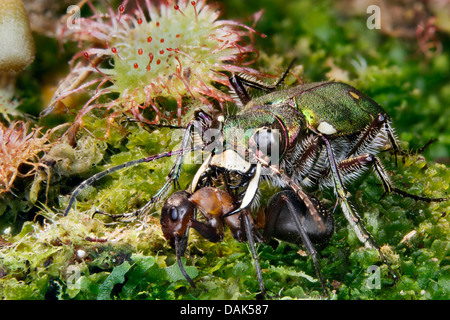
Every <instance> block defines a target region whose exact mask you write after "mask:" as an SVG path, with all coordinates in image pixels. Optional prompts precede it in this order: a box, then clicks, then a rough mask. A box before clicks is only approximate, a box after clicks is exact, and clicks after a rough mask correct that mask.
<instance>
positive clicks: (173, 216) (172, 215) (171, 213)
mask: <svg viewBox="0 0 450 320" xmlns="http://www.w3.org/2000/svg"><path fill="white" fill-rule="evenodd" d="M169 216H170V219H171V220H172V221H177V220H178V210H177V208H175V207H171V208H170V209H169Z"/></svg>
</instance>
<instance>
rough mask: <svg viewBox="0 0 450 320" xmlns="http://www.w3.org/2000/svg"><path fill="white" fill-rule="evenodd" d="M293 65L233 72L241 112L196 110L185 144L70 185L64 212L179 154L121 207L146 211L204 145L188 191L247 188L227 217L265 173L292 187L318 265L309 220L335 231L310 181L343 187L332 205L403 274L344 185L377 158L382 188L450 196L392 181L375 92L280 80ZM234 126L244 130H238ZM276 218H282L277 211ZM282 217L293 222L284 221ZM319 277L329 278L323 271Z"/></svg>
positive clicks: (250, 197)
mask: <svg viewBox="0 0 450 320" xmlns="http://www.w3.org/2000/svg"><path fill="white" fill-rule="evenodd" d="M291 66H292V63H291ZM288 72H289V68H288V69H287V70H286V71H285V72H284V74H283V75H282V76H281V77H280V79H279V80H278V81H277V82H276V83H275V84H274V85H268V84H265V83H263V82H260V81H257V80H255V79H252V78H251V77H249V76H247V75H244V74H240V75H232V76H231V77H230V78H229V82H230V85H231V87H232V88H233V90H234V93H235V96H236V104H237V105H238V106H240V109H239V111H238V112H237V113H236V114H235V115H233V116H227V117H224V115H223V114H220V113H218V114H214V115H213V114H209V113H206V112H204V111H202V110H197V111H196V112H195V115H194V119H192V120H191V121H190V122H189V124H188V125H187V127H186V130H185V132H184V136H183V139H182V146H181V148H180V149H178V150H175V151H169V152H166V153H162V154H159V155H156V156H150V157H146V158H141V159H137V160H133V161H130V162H126V163H124V164H121V165H118V166H115V167H111V168H109V169H107V170H105V171H103V172H100V173H98V174H96V175H94V176H92V177H91V178H89V179H87V180H86V181H84V182H83V183H81V184H80V185H79V186H78V187H77V188H76V189H75V190H74V191H73V192H72V194H71V197H70V200H69V204H68V206H67V208H66V210H65V212H64V214H65V215H67V213H68V212H69V210H70V207H71V206H72V204H73V203H74V201H75V197H76V195H77V194H78V193H79V191H80V190H81V189H82V188H84V187H85V186H87V185H90V184H92V183H93V182H95V181H96V180H98V179H100V178H102V177H103V176H105V175H107V174H109V173H111V172H114V171H117V170H120V169H122V168H126V167H130V166H132V165H136V164H139V163H144V162H149V161H153V160H156V159H159V158H162V157H172V156H174V155H176V156H177V158H176V161H175V164H174V165H173V167H172V169H171V171H170V173H169V175H168V177H167V180H166V182H165V184H164V185H163V186H162V188H161V189H160V190H159V191H158V192H157V194H156V195H155V196H153V197H152V199H151V200H150V201H149V202H148V203H147V204H146V205H145V206H144V207H142V208H141V209H139V210H137V211H135V212H132V213H126V214H122V215H116V216H114V217H129V216H136V215H138V214H141V213H142V212H146V211H148V210H149V208H150V207H151V206H152V205H153V204H154V203H155V202H156V201H158V200H159V199H160V198H161V197H162V196H163V195H164V194H165V192H166V191H167V190H168V188H169V186H170V185H171V184H172V183H174V184H177V182H178V178H179V177H180V174H181V168H182V164H183V158H184V157H185V156H186V154H188V153H190V152H192V151H201V152H202V153H203V155H204V156H205V157H204V159H205V160H204V161H203V163H202V164H201V166H200V168H199V169H198V171H197V173H196V174H195V176H194V178H193V180H192V183H191V186H190V193H191V194H192V193H194V192H195V191H196V190H198V189H200V188H202V187H204V186H207V185H208V182H207V180H208V179H211V177H214V178H215V179H216V180H218V181H219V182H220V183H222V184H223V185H227V186H228V187H229V188H230V187H231V188H232V189H234V190H237V189H243V191H241V193H240V197H239V206H237V207H236V208H235V209H234V210H232V211H230V212H227V213H225V214H223V216H222V219H226V218H227V217H231V216H232V215H234V214H238V213H240V212H241V211H243V210H248V209H250V208H251V206H252V204H253V203H254V202H255V201H254V199H255V196H256V195H257V193H258V189H259V183H260V180H262V179H265V180H267V181H269V182H270V183H272V184H274V185H276V186H279V187H281V188H284V189H287V190H290V193H289V196H280V194H276V195H274V199H275V200H274V201H276V205H275V206H274V207H275V208H276V207H278V208H279V209H278V210H281V211H283V212H286V213H289V212H290V215H291V217H292V220H291V222H292V225H293V226H295V228H296V232H295V234H297V235H302V240H303V244H305V245H306V246H307V248H308V251H309V253H310V254H311V255H312V256H313V257H314V262H315V264H316V268H317V267H318V262H317V261H316V259H315V250H314V247H313V246H312V244H311V241H310V240H311V239H309V236H308V234H311V232H309V231H310V230H312V229H314V230H317V239H314V240H315V241H316V240H317V241H320V240H321V239H322V238H326V237H329V232H330V230H329V228H330V227H329V223H327V221H326V220H327V219H326V217H328V215H324V214H323V212H322V211H323V205H322V204H321V203H320V202H319V201H318V200H317V199H316V198H314V197H312V196H311V195H309V194H308V193H307V192H306V191H305V190H306V188H333V189H334V193H335V195H336V197H337V201H336V205H335V208H336V207H337V206H338V205H339V206H340V208H341V209H342V212H343V213H344V215H345V218H346V219H347V220H348V223H349V224H350V225H351V227H352V228H353V230H354V231H355V233H356V236H357V237H358V239H359V240H360V241H361V242H362V243H363V244H364V245H365V246H366V247H368V248H374V249H376V250H377V251H378V253H379V256H380V259H381V260H382V261H383V262H384V263H386V264H387V265H388V268H389V270H390V272H391V273H392V276H393V278H394V280H397V279H398V275H397V274H396V273H395V272H394V271H393V270H392V269H391V268H390V267H389V264H388V263H387V260H386V258H385V257H384V255H383V253H382V252H381V250H380V247H379V246H378V245H377V244H376V242H375V241H374V239H373V238H372V236H371V235H370V234H369V232H368V231H367V230H366V228H365V227H364V225H363V223H362V220H361V217H360V216H359V215H358V213H357V212H356V210H355V209H354V207H353V205H352V204H351V202H350V201H349V198H350V196H351V195H350V193H349V192H348V191H347V188H346V185H348V184H349V183H351V182H352V181H353V180H355V179H356V178H357V177H359V176H360V175H361V174H362V173H363V172H365V171H366V170H367V169H368V168H373V169H374V171H375V173H376V174H377V176H378V177H379V179H380V180H381V183H382V186H383V188H384V191H385V193H397V194H400V195H401V196H404V197H410V198H412V199H415V200H420V201H426V202H432V201H433V202H441V201H446V200H447V199H446V198H436V199H431V198H426V197H422V196H417V195H413V194H410V193H408V192H405V191H402V190H400V189H398V188H396V187H395V186H394V185H393V184H392V182H391V180H390V178H389V175H388V173H387V172H386V170H385V169H384V167H383V164H382V163H381V161H380V159H379V158H378V157H377V154H378V153H379V152H380V151H381V150H382V149H383V148H385V147H386V146H389V145H390V147H391V148H392V149H393V151H394V153H395V155H396V160H397V154H398V153H399V152H400V151H401V150H400V147H399V145H398V142H397V139H396V136H395V133H394V129H393V128H392V126H391V120H390V118H389V116H388V114H387V113H386V112H385V111H384V110H383V108H382V107H381V106H380V105H378V104H377V103H376V102H375V101H374V100H372V99H371V98H370V97H368V96H366V95H365V94H364V93H362V92H360V91H358V90H357V89H355V88H353V87H351V86H350V85H347V84H344V83H338V82H316V83H307V84H302V85H299V86H295V87H292V88H289V89H285V90H277V89H279V87H280V85H281V84H282V83H283V82H284V79H285V77H286V76H287V74H288ZM249 88H252V89H257V90H260V91H262V92H263V95H261V96H260V97H256V98H251V97H250V94H249ZM236 133H240V136H238V137H236ZM196 134H197V135H200V137H201V138H202V143H200V144H198V143H197V144H194V145H193V146H192V145H191V141H195V140H196V139H194V138H193V137H194V135H196ZM197 140H198V139H197ZM219 177H222V178H219ZM216 183H217V181H216ZM299 206H301V207H302V208H304V210H303V209H302V212H303V213H299V210H300V209H298V207H299ZM305 210H306V211H305ZM304 212H307V215H308V217H309V219H308V223H305V220H303V222H301V221H300V222H298V221H297V222H296V221H295V220H296V219H295V217H296V216H297V217H298V216H301V215H304V214H305V213H304ZM282 216H283V217H286V216H287V214H283V215H282ZM297 220H298V219H297ZM274 223H281V222H278V221H277V220H275V222H274ZM283 224H284V225H289V223H286V222H283ZM247 231H248V230H247ZM321 235H322V238H321ZM184 237H187V235H184ZM179 240H180V241H177V242H179V243H184V245H185V243H187V238H184V239H179ZM310 244H311V245H310ZM177 250H179V251H180V250H181V251H182V250H184V248H182V249H180V248H179V249H177ZM180 267H181V265H180ZM321 281H322V280H321ZM322 285H323V286H324V287H325V285H324V283H323V281H322ZM261 287H262V285H261ZM261 289H262V290H263V287H262V288H261Z"/></svg>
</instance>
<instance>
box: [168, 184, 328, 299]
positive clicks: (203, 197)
mask: <svg viewBox="0 0 450 320" xmlns="http://www.w3.org/2000/svg"><path fill="white" fill-rule="evenodd" d="M311 199H312V201H313V203H314V205H315V206H316V209H317V211H318V212H319V215H320V218H321V221H322V222H323V223H324V226H325V228H322V225H321V224H318V223H317V221H315V215H312V214H311V212H310V211H309V210H308V208H307V206H306V205H305V204H304V203H303V202H302V201H301V200H300V199H299V198H298V196H297V195H296V193H295V192H294V191H292V190H284V191H281V192H278V193H277V194H275V195H274V196H273V197H272V198H271V199H270V201H269V203H268V206H267V207H266V209H265V212H264V213H263V215H261V214H258V216H257V218H256V221H255V219H254V218H253V216H252V214H251V213H250V210H249V209H245V210H242V211H240V212H239V213H237V214H234V215H228V216H227V214H228V213H229V212H232V211H233V210H235V209H236V208H238V206H239V202H240V201H239V200H236V198H235V197H233V196H232V195H231V193H230V192H227V191H224V190H222V189H218V188H216V187H202V188H200V189H198V190H197V191H195V192H193V193H189V192H187V191H178V192H175V193H173V194H172V195H171V196H169V198H168V199H167V200H166V202H165V203H164V206H163V208H162V210H161V227H162V231H163V234H164V237H165V238H166V239H167V240H168V241H169V243H170V245H171V246H172V248H174V249H175V253H176V256H177V262H178V265H179V267H180V270H181V272H182V274H183V275H184V277H185V278H186V280H187V281H188V282H189V283H190V284H191V286H192V287H195V284H194V281H193V280H192V279H191V278H190V277H189V275H188V274H187V272H186V271H185V269H184V267H183V264H182V262H181V256H183V255H184V253H185V251H186V248H187V243H188V238H189V230H190V228H193V229H195V230H196V231H197V232H198V233H199V234H200V235H201V236H202V237H204V238H205V239H207V240H209V241H211V242H221V241H223V238H224V230H225V226H227V227H228V228H229V229H230V231H231V234H232V236H233V238H234V239H236V240H237V241H239V242H244V241H247V242H248V245H249V248H250V252H251V255H252V258H253V261H254V265H255V269H256V274H257V277H258V282H259V286H260V290H261V293H262V294H263V295H265V294H266V292H265V288H264V283H263V280H262V273H261V268H260V266H259V262H258V255H257V253H256V248H255V240H256V241H257V242H268V241H270V240H271V239H272V238H277V239H279V240H282V241H287V242H291V243H295V244H299V245H300V244H303V245H304V246H305V247H306V249H307V251H308V253H309V254H310V255H311V256H312V258H313V261H314V265H315V268H316V271H317V274H318V277H319V280H320V283H321V285H322V289H323V291H324V293H325V295H326V296H328V290H327V287H326V285H325V281H324V279H323V277H322V274H321V271H320V265H319V261H318V258H317V251H316V250H315V248H314V244H317V243H322V242H324V241H326V240H328V239H329V238H330V237H331V235H332V234H333V231H334V220H333V217H332V215H331V214H330V212H329V211H328V210H327V208H326V207H325V206H324V205H323V204H322V203H321V202H320V201H319V200H318V199H317V198H315V197H311ZM197 210H199V211H200V212H201V213H202V217H203V218H204V221H199V220H197V214H196V213H197ZM258 229H262V230H261V232H262V234H261V232H260V230H258Z"/></svg>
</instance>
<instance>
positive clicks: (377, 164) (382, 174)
mask: <svg viewBox="0 0 450 320" xmlns="http://www.w3.org/2000/svg"><path fill="white" fill-rule="evenodd" d="M368 161H371V163H372V165H373V167H374V169H375V172H376V173H377V175H378V177H379V178H380V180H381V182H382V184H383V188H384V191H385V193H386V192H387V193H392V192H394V193H397V194H399V195H401V196H403V197H408V198H412V199H414V200H420V201H425V202H443V201H447V200H448V198H427V197H421V196H417V195H414V194H411V193H408V192H406V191H403V190H400V189H398V188H396V187H395V186H393V185H392V182H391V179H390V178H389V175H388V173H387V172H386V170H385V169H384V167H383V164H382V163H381V160H380V159H379V158H378V157H376V156H368Z"/></svg>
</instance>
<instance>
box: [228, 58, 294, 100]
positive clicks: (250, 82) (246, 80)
mask: <svg viewBox="0 0 450 320" xmlns="http://www.w3.org/2000/svg"><path fill="white" fill-rule="evenodd" d="M295 60H296V59H293V60H292V61H291V63H290V64H289V66H288V67H287V69H286V71H284V72H283V74H282V75H281V77H280V79H278V81H277V82H276V83H275V84H273V85H270V84H266V83H264V82H261V81H258V80H257V79H254V78H253V77H251V76H248V75H246V74H239V75H235V74H233V75H232V76H231V77H229V78H228V81H229V82H230V84H231V87H232V88H233V90H234V92H235V94H236V95H237V98H238V99H239V102H240V103H241V104H242V105H243V106H244V105H246V104H247V103H248V102H249V101H250V100H251V97H250V95H249V93H248V92H247V89H246V88H245V87H249V88H253V89H257V90H261V91H265V92H272V91H275V90H276V89H277V88H278V87H279V86H280V85H281V84H282V83H283V82H284V80H285V79H286V77H287V75H288V74H289V70H290V69H291V68H292V66H293V65H294V62H295Z"/></svg>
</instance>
